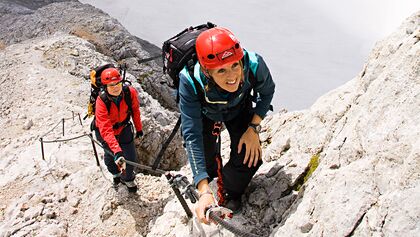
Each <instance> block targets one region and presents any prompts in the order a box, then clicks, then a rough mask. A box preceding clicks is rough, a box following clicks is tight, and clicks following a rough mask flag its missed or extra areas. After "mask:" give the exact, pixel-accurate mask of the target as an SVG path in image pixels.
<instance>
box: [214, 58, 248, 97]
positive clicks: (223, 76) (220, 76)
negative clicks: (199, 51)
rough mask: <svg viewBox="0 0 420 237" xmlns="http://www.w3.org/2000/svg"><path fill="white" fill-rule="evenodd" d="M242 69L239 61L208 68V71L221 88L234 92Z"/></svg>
mask: <svg viewBox="0 0 420 237" xmlns="http://www.w3.org/2000/svg"><path fill="white" fill-rule="evenodd" d="M242 72H243V70H242V65H241V63H240V61H236V62H233V63H229V64H225V65H223V66H222V67H218V68H215V69H209V70H208V73H209V75H210V76H211V77H212V78H213V80H214V82H215V83H216V84H217V85H218V86H219V87H220V88H222V89H223V90H225V91H228V92H235V91H237V90H238V88H239V84H240V83H241V81H242V77H243V73H242Z"/></svg>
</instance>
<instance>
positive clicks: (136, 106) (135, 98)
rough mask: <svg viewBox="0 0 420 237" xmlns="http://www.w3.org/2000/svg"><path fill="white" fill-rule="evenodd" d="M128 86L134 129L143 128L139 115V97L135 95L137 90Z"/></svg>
mask: <svg viewBox="0 0 420 237" xmlns="http://www.w3.org/2000/svg"><path fill="white" fill-rule="evenodd" d="M129 88H130V95H131V101H132V102H131V110H132V111H133V122H134V126H135V127H136V131H142V130H143V124H142V122H141V116H140V102H139V97H138V96H137V90H136V89H135V88H134V87H131V86H130V87H129Z"/></svg>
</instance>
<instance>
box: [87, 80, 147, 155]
mask: <svg viewBox="0 0 420 237" xmlns="http://www.w3.org/2000/svg"><path fill="white" fill-rule="evenodd" d="M129 88H130V94H131V104H132V117H131V119H132V120H133V122H134V126H135V128H136V131H141V130H142V129H143V125H142V123H141V119H140V103H139V100H138V98H137V91H136V89H134V88H133V87H131V86H129ZM121 95H122V96H124V92H121ZM110 100H111V107H110V109H109V113H108V110H107V108H106V105H105V102H104V101H103V100H102V99H101V97H100V96H98V98H97V99H96V109H95V120H96V127H98V129H99V133H100V134H101V137H102V138H103V139H104V141H105V142H106V143H107V144H108V146H109V148H110V149H111V151H112V152H114V154H115V153H117V152H120V151H122V150H121V147H120V145H119V144H118V141H117V139H116V138H115V136H116V135H118V134H120V133H121V131H122V130H123V129H124V127H119V128H117V129H113V128H112V126H113V125H114V124H116V123H120V122H123V121H124V120H125V119H126V117H127V113H128V105H127V103H125V99H124V98H122V99H121V101H120V106H119V108H118V107H117V105H116V104H115V103H114V102H113V101H112V99H110Z"/></svg>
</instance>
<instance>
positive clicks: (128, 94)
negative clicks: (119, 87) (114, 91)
mask: <svg viewBox="0 0 420 237" xmlns="http://www.w3.org/2000/svg"><path fill="white" fill-rule="evenodd" d="M123 93H124V101H125V103H126V104H127V106H128V111H129V112H130V113H131V112H132V111H133V108H132V106H133V103H132V101H131V92H130V88H129V87H128V86H123Z"/></svg>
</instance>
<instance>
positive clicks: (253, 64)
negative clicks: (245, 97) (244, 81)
mask: <svg viewBox="0 0 420 237" xmlns="http://www.w3.org/2000/svg"><path fill="white" fill-rule="evenodd" d="M245 55H246V57H247V59H248V67H249V71H248V72H249V82H250V83H251V85H252V87H254V85H255V84H256V83H257V80H256V75H257V69H258V58H257V54H256V53H254V52H248V51H245Z"/></svg>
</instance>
